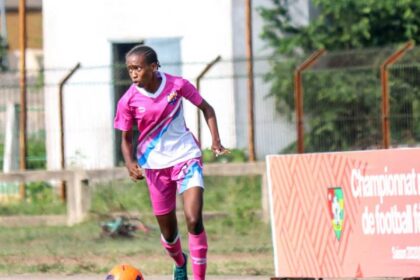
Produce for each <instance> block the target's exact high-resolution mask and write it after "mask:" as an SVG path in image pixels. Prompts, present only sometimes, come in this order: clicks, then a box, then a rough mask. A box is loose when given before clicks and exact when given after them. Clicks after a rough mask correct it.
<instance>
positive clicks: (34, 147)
mask: <svg viewBox="0 0 420 280" xmlns="http://www.w3.org/2000/svg"><path fill="white" fill-rule="evenodd" d="M3 155H4V144H3V143H1V144H0V156H1V158H0V169H2V170H3ZM46 166H47V152H46V148H45V132H42V133H41V134H40V135H38V136H35V137H29V138H28V141H27V160H26V168H27V169H29V170H33V169H45V168H46Z"/></svg>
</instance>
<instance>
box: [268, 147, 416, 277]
mask: <svg viewBox="0 0 420 280" xmlns="http://www.w3.org/2000/svg"><path fill="white" fill-rule="evenodd" d="M266 161H267V175H268V182H269V196H270V211H271V226H272V236H273V245H274V247H273V248H274V262H275V263H274V265H275V273H276V276H277V277H332V278H335V277H359V278H361V277H414V276H420V149H418V148H412V149H389V150H372V151H360V152H359V151H358V152H338V153H319V154H300V155H270V156H267V158H266Z"/></svg>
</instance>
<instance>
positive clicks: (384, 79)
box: [381, 41, 414, 149]
mask: <svg viewBox="0 0 420 280" xmlns="http://www.w3.org/2000/svg"><path fill="white" fill-rule="evenodd" d="M413 46H414V42H413V41H410V42H407V43H406V44H405V45H404V46H403V47H402V48H400V49H399V50H397V51H396V52H394V53H393V54H391V55H390V56H389V57H388V58H387V59H386V60H385V61H384V63H382V65H381V87H382V114H381V115H382V116H381V118H382V145H383V148H384V149H388V148H389V145H390V142H391V132H390V128H389V117H390V116H389V84H388V82H389V79H388V68H389V66H391V65H392V64H394V63H395V62H396V61H397V60H398V59H400V58H401V57H403V56H404V54H405V53H406V52H407V51H408V50H410V49H412V48H413Z"/></svg>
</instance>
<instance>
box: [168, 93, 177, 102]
mask: <svg viewBox="0 0 420 280" xmlns="http://www.w3.org/2000/svg"><path fill="white" fill-rule="evenodd" d="M177 100H178V93H177V92H176V91H174V92H171V93H170V94H168V103H169V104H171V105H173V104H174V103H175V102H176V101H177Z"/></svg>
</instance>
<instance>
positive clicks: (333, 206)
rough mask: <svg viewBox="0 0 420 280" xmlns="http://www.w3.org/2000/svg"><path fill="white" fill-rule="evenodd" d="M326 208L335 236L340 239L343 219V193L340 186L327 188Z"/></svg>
mask: <svg viewBox="0 0 420 280" xmlns="http://www.w3.org/2000/svg"><path fill="white" fill-rule="evenodd" d="M328 209H329V212H330V217H331V222H332V226H333V229H334V233H335V237H336V238H337V240H340V238H341V233H342V231H343V221H344V195H343V190H342V189H341V187H333V188H328Z"/></svg>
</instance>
